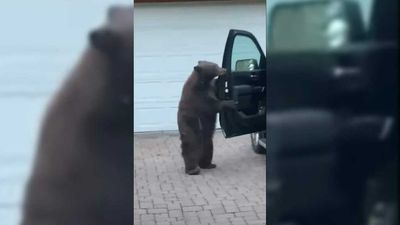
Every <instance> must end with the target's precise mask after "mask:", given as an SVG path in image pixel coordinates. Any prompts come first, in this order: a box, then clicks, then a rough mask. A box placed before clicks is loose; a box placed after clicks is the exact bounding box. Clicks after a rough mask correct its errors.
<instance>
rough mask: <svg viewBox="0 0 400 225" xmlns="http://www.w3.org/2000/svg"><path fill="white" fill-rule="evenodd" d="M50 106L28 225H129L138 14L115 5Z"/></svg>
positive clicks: (26, 211) (30, 189)
mask: <svg viewBox="0 0 400 225" xmlns="http://www.w3.org/2000/svg"><path fill="white" fill-rule="evenodd" d="M89 42H90V46H89V47H88V48H87V50H85V52H84V54H83V56H82V58H81V59H80V62H79V64H78V65H77V66H76V68H75V69H74V70H73V71H72V73H71V75H70V76H69V77H68V79H67V80H66V82H65V83H64V85H63V87H62V88H61V89H60V91H59V92H58V93H57V95H56V96H55V98H53V101H52V102H51V103H50V105H49V108H48V111H47V113H46V115H45V118H44V121H43V123H42V128H41V134H40V138H39V143H38V152H37V155H36V158H35V162H34V167H33V172H32V174H31V177H30V179H29V182H28V185H27V188H26V194H25V201H24V208H23V220H22V225H38V224H40V225H64V224H65V225H67V224H85V225H109V224H120V225H121V224H125V225H131V224H132V218H133V204H132V201H133V182H132V179H133V149H132V146H133V119H132V117H133V103H132V101H133V7H132V6H114V7H111V8H109V10H108V18H107V23H106V24H105V25H104V26H103V27H101V28H99V29H97V30H94V31H93V32H91V33H90V35H89Z"/></svg>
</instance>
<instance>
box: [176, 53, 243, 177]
mask: <svg viewBox="0 0 400 225" xmlns="http://www.w3.org/2000/svg"><path fill="white" fill-rule="evenodd" d="M225 72H226V71H225V69H223V68H221V67H219V66H218V65H217V64H215V63H212V62H207V61H199V62H198V65H197V66H195V67H194V70H193V72H192V74H191V75H190V76H189V78H188V79H187V81H186V82H185V84H184V86H183V90H182V95H181V99H180V102H179V107H178V128H179V133H180V139H181V148H182V157H183V159H184V163H185V172H186V173H187V174H190V175H195V174H198V173H199V172H200V169H199V166H200V168H203V169H211V168H215V167H216V165H215V164H212V163H211V162H212V157H213V142H212V138H213V135H214V130H215V122H216V116H217V113H218V112H220V111H221V110H223V109H227V108H235V105H234V103H233V101H220V100H218V99H217V97H216V95H215V90H214V87H213V82H214V81H215V80H214V78H215V77H217V76H221V75H223V74H225Z"/></svg>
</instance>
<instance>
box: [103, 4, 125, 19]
mask: <svg viewBox="0 0 400 225" xmlns="http://www.w3.org/2000/svg"><path fill="white" fill-rule="evenodd" d="M122 10H123V7H121V6H119V5H113V6H110V8H108V12H107V16H108V19H109V20H110V21H113V20H115V19H116V18H117V17H118V15H119V14H120V12H121V11H122Z"/></svg>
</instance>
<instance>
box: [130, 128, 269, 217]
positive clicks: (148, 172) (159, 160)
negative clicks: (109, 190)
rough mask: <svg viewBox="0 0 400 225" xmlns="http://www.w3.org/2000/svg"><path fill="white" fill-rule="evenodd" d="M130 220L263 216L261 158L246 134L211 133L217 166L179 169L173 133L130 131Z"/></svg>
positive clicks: (263, 167) (263, 164)
mask: <svg viewBox="0 0 400 225" xmlns="http://www.w3.org/2000/svg"><path fill="white" fill-rule="evenodd" d="M134 138H135V143H134V176H135V177H134V216H135V221H134V224H135V225H184V224H186V225H197V224H210V225H211V224H215V225H225V224H230V225H251V224H265V221H266V211H265V209H266V206H265V201H266V196H265V193H266V190H265V189H266V187H265V182H266V180H265V177H266V174H265V173H266V158H265V155H257V154H255V153H253V152H252V150H251V144H250V138H249V136H248V135H245V136H241V137H236V138H230V139H225V138H224V137H223V135H222V133H221V132H219V131H217V132H216V134H215V137H214V161H213V162H214V163H216V164H217V168H215V169H212V170H202V171H201V174H200V175H197V176H189V175H186V174H185V173H184V167H183V159H182V157H181V155H180V152H181V151H180V141H179V136H178V134H177V133H159V134H154V133H143V134H135V136H134Z"/></svg>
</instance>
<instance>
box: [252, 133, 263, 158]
mask: <svg viewBox="0 0 400 225" xmlns="http://www.w3.org/2000/svg"><path fill="white" fill-rule="evenodd" d="M259 136H260V133H251V134H250V139H251V148H252V149H253V151H254V152H255V153H257V154H265V148H263V147H262V146H261V145H260V144H259V142H258V139H259Z"/></svg>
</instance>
